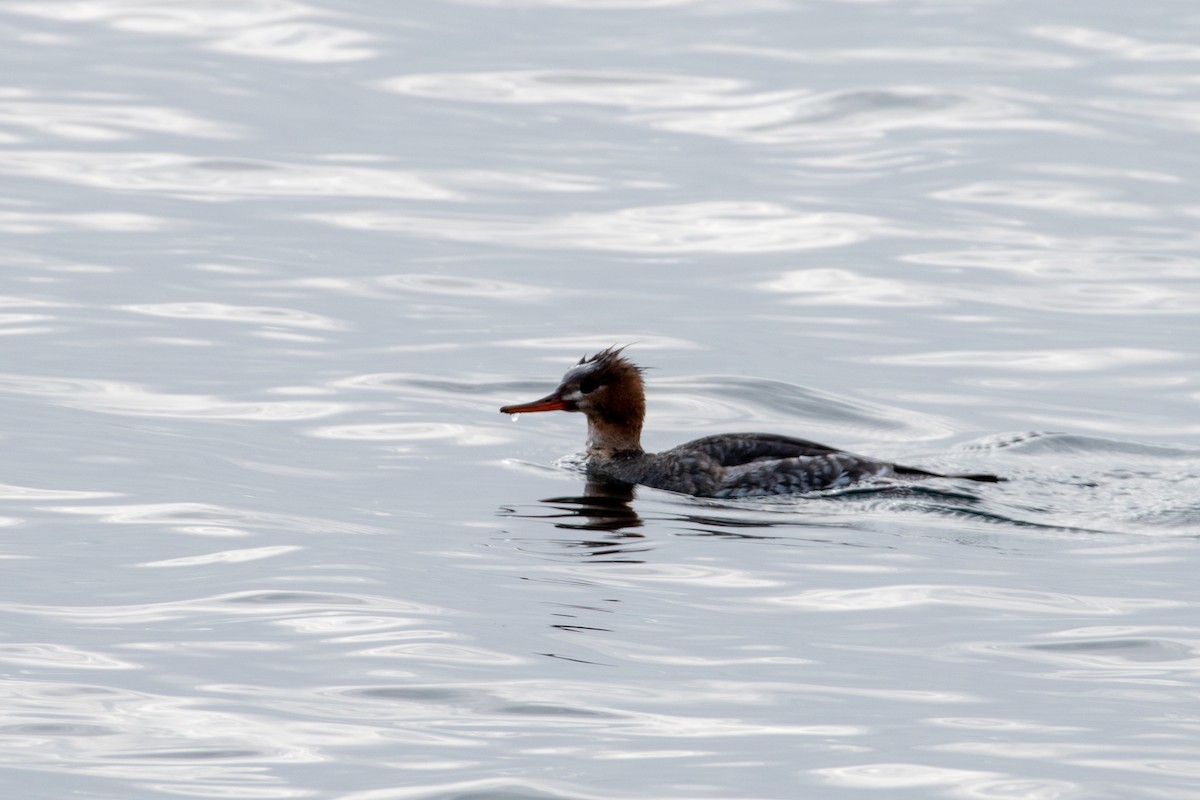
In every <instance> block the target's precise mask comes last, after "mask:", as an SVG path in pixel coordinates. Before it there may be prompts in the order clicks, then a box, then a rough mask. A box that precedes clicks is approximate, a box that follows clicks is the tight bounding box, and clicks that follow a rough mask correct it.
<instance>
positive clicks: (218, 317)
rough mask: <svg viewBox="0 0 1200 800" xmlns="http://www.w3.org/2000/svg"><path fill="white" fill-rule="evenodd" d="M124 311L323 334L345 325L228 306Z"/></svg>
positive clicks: (308, 316)
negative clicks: (313, 331) (299, 329)
mask: <svg viewBox="0 0 1200 800" xmlns="http://www.w3.org/2000/svg"><path fill="white" fill-rule="evenodd" d="M119 308H121V310H123V311H132V312H133V313H135V314H145V315H147V316H151V317H166V318H168V319H201V320H212V321H216V322H242V323H247V324H251V325H266V326H270V327H276V326H282V327H287V328H309V329H315V330H323V331H337V330H344V329H346V327H348V326H347V325H346V324H345V323H343V322H341V321H339V320H335V319H331V318H330V317H324V316H321V315H320V314H313V313H311V312H308V311H297V310H296V309H293V308H277V307H268V306H235V305H230V304H228V303H200V302H195V303H149V304H145V305H131V306H119Z"/></svg>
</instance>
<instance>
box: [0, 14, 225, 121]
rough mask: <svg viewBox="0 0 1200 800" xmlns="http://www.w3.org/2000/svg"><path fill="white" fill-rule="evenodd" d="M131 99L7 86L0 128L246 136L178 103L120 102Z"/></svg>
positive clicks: (0, 107) (1, 97)
mask: <svg viewBox="0 0 1200 800" xmlns="http://www.w3.org/2000/svg"><path fill="white" fill-rule="evenodd" d="M11 8H12V7H11V5H10V6H7V7H6V10H11ZM127 99H128V98H121V99H117V98H113V99H110V100H109V101H108V102H104V103H100V102H96V101H94V100H93V101H90V102H74V103H68V102H63V101H61V100H50V99H46V98H43V97H41V96H38V95H36V94H34V93H33V92H30V91H27V90H9V89H6V90H2V91H0V128H2V127H10V128H18V129H20V128H25V129H29V130H31V131H34V132H36V133H37V134H38V135H39V136H42V137H49V138H52V139H71V140H77V141H93V142H99V141H104V142H108V141H117V140H121V139H129V138H133V136H134V135H135V134H143V133H164V134H173V135H186V136H194V137H200V138H206V139H232V138H235V137H237V136H240V135H242V129H241V128H240V127H239V126H235V125H229V124H226V123H219V122H213V121H211V120H207V119H204V118H202V117H198V116H196V115H194V114H192V113H189V112H187V111H181V110H179V109H175V108H168V107H164V106H150V105H133V104H130V103H128V102H122V101H121V100H127ZM15 141H20V139H19V138H18V139H16V140H15Z"/></svg>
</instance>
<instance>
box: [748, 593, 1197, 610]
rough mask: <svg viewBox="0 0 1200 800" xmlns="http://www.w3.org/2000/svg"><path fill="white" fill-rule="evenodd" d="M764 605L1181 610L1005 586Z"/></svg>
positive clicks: (1158, 603) (1171, 604)
mask: <svg viewBox="0 0 1200 800" xmlns="http://www.w3.org/2000/svg"><path fill="white" fill-rule="evenodd" d="M766 602H770V603H779V604H782V605H786V606H788V607H791V608H804V609H810V610H813V611H872V610H879V609H898V608H906V607H913V606H925V605H946V606H958V607H962V608H987V609H993V610H999V611H1014V612H1024V613H1037V614H1080V615H1085V616H1091V615H1096V616H1107V615H1114V614H1132V613H1137V612H1141V611H1146V610H1150V609H1161V608H1177V607H1179V606H1180V605H1182V603H1180V602H1178V601H1173V600H1159V599H1154V598H1132V597H1102V596H1086V595H1074V594H1064V593H1061V592H1039V591H1034V590H1029V589H1025V590H1022V589H1012V588H1008V587H1004V586H966V585H964V586H949V585H895V586H878V587H874V588H870V589H810V590H808V591H804V592H800V593H798V594H794V595H786V596H781V597H773V598H770V599H769V600H766Z"/></svg>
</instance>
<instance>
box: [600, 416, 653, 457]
mask: <svg viewBox="0 0 1200 800" xmlns="http://www.w3.org/2000/svg"><path fill="white" fill-rule="evenodd" d="M587 449H588V455H592V456H600V457H602V458H611V457H613V456H616V455H627V454H628V455H641V454H642V453H643V452H645V451H644V450H642V420H641V417H640V416H639V417H638V418H637V419H604V418H602V417H600V416H598V415H595V416H594V415H592V414H589V415H588V440H587Z"/></svg>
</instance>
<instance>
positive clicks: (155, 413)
mask: <svg viewBox="0 0 1200 800" xmlns="http://www.w3.org/2000/svg"><path fill="white" fill-rule="evenodd" d="M0 393H7V394H16V395H26V396H32V397H45V398H49V400H50V402H52V403H54V404H55V405H60V406H65V407H67V408H77V409H82V410H84V411H94V412H97V413H100V414H116V415H119V416H132V417H167V418H174V419H244V420H257V421H261V422H287V421H295V420H307V419H318V418H320V417H328V416H333V415H335V414H341V413H344V412H346V411H349V410H351V409H352V408H354V406H352V405H351V404H349V403H338V402H332V401H320V402H318V401H315V400H262V401H257V402H255V401H251V402H236V401H230V400H222V399H220V398H216V397H212V396H210V395H195V394H174V393H165V392H156V391H153V390H151V389H147V388H144V387H142V386H139V385H137V384H132V383H124V382H121V381H110V380H99V379H91V378H57V377H42V376H36V375H11V374H9V375H5V374H0Z"/></svg>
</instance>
